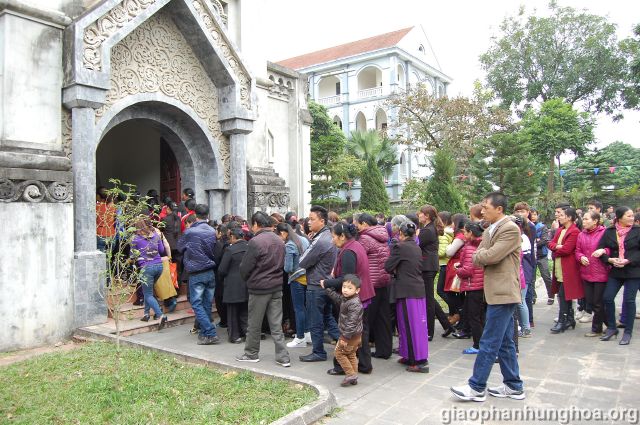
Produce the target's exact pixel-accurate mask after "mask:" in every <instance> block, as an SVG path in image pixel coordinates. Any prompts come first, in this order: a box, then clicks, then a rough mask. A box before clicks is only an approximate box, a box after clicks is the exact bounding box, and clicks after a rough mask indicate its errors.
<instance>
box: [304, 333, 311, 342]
mask: <svg viewBox="0 0 640 425" xmlns="http://www.w3.org/2000/svg"><path fill="white" fill-rule="evenodd" d="M304 340H305V341H306V342H307V344H312V341H311V332H305V333H304Z"/></svg>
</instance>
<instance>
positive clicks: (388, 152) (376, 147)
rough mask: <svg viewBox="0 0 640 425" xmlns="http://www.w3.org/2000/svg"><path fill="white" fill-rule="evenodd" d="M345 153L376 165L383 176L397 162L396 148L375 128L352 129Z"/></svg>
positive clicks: (386, 174) (391, 169) (387, 173)
mask: <svg viewBox="0 0 640 425" xmlns="http://www.w3.org/2000/svg"><path fill="white" fill-rule="evenodd" d="M346 148H347V153H350V154H352V155H354V156H355V157H357V158H360V159H362V160H363V161H364V162H366V163H367V164H370V163H373V164H375V165H377V167H378V168H379V169H380V172H381V173H382V175H383V176H388V175H389V174H391V172H392V171H393V167H394V166H395V165H396V164H397V163H398V160H397V159H396V154H397V153H396V148H395V146H394V145H393V144H392V143H391V141H390V140H389V139H388V138H386V137H381V136H380V133H378V132H377V131H376V130H368V131H364V132H363V131H354V132H352V133H351V138H350V139H349V140H348V141H347V145H346Z"/></svg>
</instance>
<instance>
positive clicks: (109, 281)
mask: <svg viewBox="0 0 640 425" xmlns="http://www.w3.org/2000/svg"><path fill="white" fill-rule="evenodd" d="M109 183H111V184H112V185H113V188H111V189H107V196H108V197H109V198H110V199H120V201H119V202H118V204H117V229H116V234H115V235H114V236H111V237H106V238H105V253H106V257H107V267H106V269H105V271H104V277H105V279H104V285H103V286H102V287H101V288H100V294H101V295H102V296H103V297H104V298H105V300H106V301H107V308H108V309H109V312H110V313H111V316H112V317H113V319H114V321H115V324H116V346H117V348H118V350H119V349H120V331H121V327H122V325H121V321H122V319H123V317H122V316H123V314H124V313H123V312H122V308H123V307H124V305H125V304H126V303H127V302H129V299H130V298H131V296H132V295H133V293H134V292H136V285H137V284H138V283H139V282H140V278H141V276H142V272H141V270H140V269H138V268H136V267H133V266H132V264H131V262H132V261H131V258H130V251H131V250H132V248H131V243H132V241H133V238H134V236H135V233H136V230H137V229H136V226H135V225H136V223H137V222H138V221H139V220H140V217H148V212H149V207H148V205H147V201H148V200H149V197H140V196H139V194H138V193H137V192H136V187H135V186H134V185H132V184H127V183H121V182H120V180H117V179H110V180H109ZM114 208H115V207H114ZM159 224H160V223H158V222H153V225H154V226H158V225H159ZM131 254H132V255H133V257H134V258H135V257H137V256H138V255H139V253H137V252H133V253H131Z"/></svg>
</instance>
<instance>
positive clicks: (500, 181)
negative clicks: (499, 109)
mask: <svg viewBox="0 0 640 425" xmlns="http://www.w3.org/2000/svg"><path fill="white" fill-rule="evenodd" d="M481 150H482V152H483V154H484V155H485V156H486V158H487V162H485V163H484V164H485V166H486V177H487V179H488V180H489V181H491V182H492V183H493V184H494V185H495V186H497V187H498V189H499V190H500V191H501V192H503V193H505V194H506V195H508V196H509V199H510V200H511V201H512V203H515V202H518V201H531V199H532V198H533V197H534V196H535V195H536V194H537V192H538V190H539V187H538V185H536V184H535V183H534V182H535V176H536V174H537V173H536V172H535V171H536V170H537V168H538V167H537V164H536V163H535V159H534V157H533V155H532V154H531V145H530V143H529V142H528V141H527V140H523V138H522V137H521V136H520V134H519V133H518V132H510V133H506V132H505V133H497V134H494V135H493V136H491V137H489V139H487V140H486V141H485V142H484V143H483V145H482V149H481Z"/></svg>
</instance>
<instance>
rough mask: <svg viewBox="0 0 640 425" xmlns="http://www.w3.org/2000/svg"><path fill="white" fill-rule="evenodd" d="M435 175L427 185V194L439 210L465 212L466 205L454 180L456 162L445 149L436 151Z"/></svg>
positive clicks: (433, 161) (434, 160)
mask: <svg viewBox="0 0 640 425" xmlns="http://www.w3.org/2000/svg"><path fill="white" fill-rule="evenodd" d="M431 165H432V167H433V176H431V180H429V185H428V186H427V196H428V199H430V200H431V203H432V204H433V206H435V207H436V208H437V209H438V211H450V212H452V213H458V212H460V213H461V212H465V210H466V207H465V203H464V199H463V198H462V195H461V194H460V191H459V190H458V188H457V187H456V185H455V184H454V182H453V178H454V174H455V171H456V163H455V161H454V159H453V157H452V155H451V154H450V153H449V152H447V151H446V150H445V149H439V150H437V151H436V153H435V155H434V156H433V159H432V160H431Z"/></svg>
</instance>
